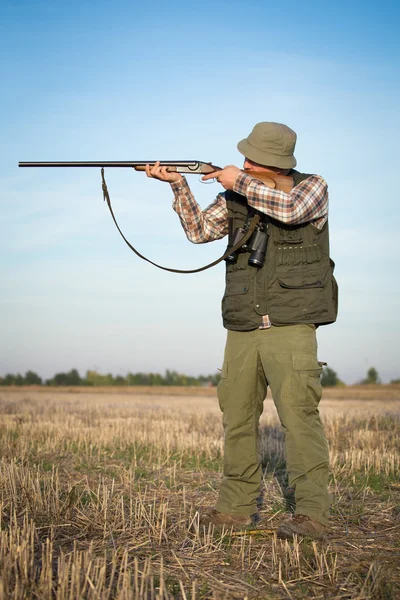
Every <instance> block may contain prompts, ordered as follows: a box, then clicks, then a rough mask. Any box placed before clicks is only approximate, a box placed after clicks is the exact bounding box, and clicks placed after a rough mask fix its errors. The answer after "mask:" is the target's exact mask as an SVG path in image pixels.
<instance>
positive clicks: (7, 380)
mask: <svg viewBox="0 0 400 600" xmlns="http://www.w3.org/2000/svg"><path fill="white" fill-rule="evenodd" d="M220 379H221V375H220V373H214V374H213V375H199V376H198V377H193V376H190V375H183V374H182V373H178V372H177V371H169V370H168V369H167V370H166V371H165V373H164V375H161V374H160V373H128V374H127V375H126V376H125V377H123V376H122V375H116V376H114V375H112V374H111V373H108V374H107V375H102V374H101V373H98V372H97V371H86V375H85V377H81V376H80V375H79V372H78V371H77V369H71V370H70V371H68V372H67V373H56V374H55V375H54V377H52V378H50V379H46V380H42V378H41V377H39V375H37V373H35V372H34V371H27V372H26V373H25V375H20V374H19V373H17V375H13V374H11V373H8V374H7V375H5V376H4V377H0V386H5V385H20V386H23V385H49V386H74V385H80V386H85V385H86V386H89V387H95V386H103V385H121V386H123V385H175V386H192V385H193V386H216V385H217V384H218V382H219V380H220ZM359 383H360V384H362V385H365V384H379V383H381V378H380V377H379V374H378V371H377V370H376V369H375V367H371V368H370V369H368V371H367V376H366V378H365V379H362V380H361V381H360V382H359ZM390 383H400V379H393V380H392V381H391V382H390ZM321 384H322V386H323V387H335V386H340V385H345V384H344V383H343V382H342V381H341V380H340V379H339V377H338V374H337V373H336V371H334V370H333V369H331V368H330V367H324V369H323V371H322V375H321Z"/></svg>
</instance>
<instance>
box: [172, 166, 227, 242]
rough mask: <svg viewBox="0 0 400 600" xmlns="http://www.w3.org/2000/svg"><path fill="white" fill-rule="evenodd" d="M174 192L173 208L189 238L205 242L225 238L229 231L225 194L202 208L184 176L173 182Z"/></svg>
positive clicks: (193, 240) (219, 195)
mask: <svg viewBox="0 0 400 600" xmlns="http://www.w3.org/2000/svg"><path fill="white" fill-rule="evenodd" d="M171 188H172V191H173V192H174V196H175V198H174V201H173V204H172V208H173V209H174V211H175V212H176V213H177V214H178V216H179V218H180V221H181V224H182V227H183V229H184V231H185V233H186V237H187V238H188V240H190V241H191V242H193V244H204V243H206V242H212V241H214V240H219V239H221V238H223V237H224V236H225V235H227V233H228V210H227V208H226V200H225V194H223V193H222V194H218V196H217V197H216V199H215V200H214V202H212V203H211V204H210V205H209V206H208V207H207V208H206V209H204V210H202V209H201V208H200V206H199V205H198V204H197V202H196V200H195V199H194V196H193V194H192V191H191V189H190V187H189V185H188V183H187V181H186V179H185V178H184V177H183V178H182V179H181V180H180V181H177V182H173V183H171Z"/></svg>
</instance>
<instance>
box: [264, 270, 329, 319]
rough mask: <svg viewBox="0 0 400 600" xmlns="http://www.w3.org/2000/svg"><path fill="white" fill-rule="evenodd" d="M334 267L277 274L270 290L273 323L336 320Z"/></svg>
mask: <svg viewBox="0 0 400 600" xmlns="http://www.w3.org/2000/svg"><path fill="white" fill-rule="evenodd" d="M331 273H332V271H331V268H330V267H327V266H326V265H324V267H323V268H318V269H316V268H315V267H314V269H310V268H303V269H302V270H301V271H300V272H299V271H290V270H288V271H286V270H285V271H283V272H280V273H279V272H277V274H276V275H277V278H276V284H275V285H274V286H273V287H271V288H270V293H269V304H268V310H269V311H270V318H271V321H272V323H274V324H280V323H314V324H315V323H323V322H329V321H331V320H332V304H333V303H332V284H331ZM333 320H334V319H333Z"/></svg>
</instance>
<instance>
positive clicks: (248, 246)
mask: <svg viewBox="0 0 400 600" xmlns="http://www.w3.org/2000/svg"><path fill="white" fill-rule="evenodd" d="M245 233H246V227H238V228H237V229H236V230H235V233H234V234H233V238H232V244H231V245H230V246H231V248H233V247H234V246H236V244H238V243H239V242H240V240H241V239H242V238H243V237H244V235H245ZM267 243H268V234H267V232H266V231H264V229H263V225H259V226H258V227H257V229H255V230H254V231H253V234H252V236H251V238H250V239H249V240H248V241H247V242H246V243H245V244H243V246H242V247H241V248H239V250H237V251H236V252H232V254H229V255H228V256H227V257H226V258H225V261H226V262H227V263H228V264H230V265H233V264H235V262H236V261H237V259H238V252H251V254H250V256H249V265H250V266H252V267H258V268H260V267H262V266H263V264H264V260H265V253H266V251H267Z"/></svg>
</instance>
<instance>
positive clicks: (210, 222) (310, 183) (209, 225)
mask: <svg viewBox="0 0 400 600" xmlns="http://www.w3.org/2000/svg"><path fill="white" fill-rule="evenodd" d="M171 187H172V190H173V192H174V195H175V198H174V202H173V205H172V207H173V209H174V210H175V212H176V213H177V214H178V215H179V218H180V220H181V223H182V227H183V229H184V230H185V233H186V236H187V238H188V239H189V240H190V241H191V242H193V243H194V244H204V243H206V242H212V241H213V240H219V239H221V238H223V237H224V236H226V235H227V234H228V209H227V206H226V200H225V192H223V193H221V194H218V196H217V197H216V199H215V200H214V202H212V203H211V204H210V205H209V206H208V207H207V208H206V209H204V210H202V209H201V208H200V206H199V205H198V204H197V202H196V200H195V199H194V197H193V194H192V192H191V190H190V188H189V186H188V184H187V181H186V179H185V178H183V179H182V180H181V181H178V182H176V183H171ZM233 191H234V192H237V193H238V194H240V195H242V196H245V197H246V198H247V202H248V204H249V206H252V207H253V208H255V209H257V210H259V211H260V212H262V213H265V214H267V215H269V216H270V217H273V218H274V219H277V220H278V221H281V222H282V223H286V224H288V225H296V224H300V223H308V222H310V221H312V223H313V225H315V227H317V228H318V229H322V227H323V226H324V225H325V223H326V220H327V218H328V186H327V184H326V183H325V181H324V180H323V178H322V177H320V176H319V175H312V176H311V177H308V178H307V179H304V180H303V181H302V182H301V183H299V185H296V187H294V188H293V189H292V190H291V191H290V193H289V194H286V193H285V192H281V191H279V190H274V189H271V188H269V187H267V186H266V185H264V184H263V183H262V182H260V181H259V180H257V179H254V178H253V177H251V175H248V174H246V173H240V174H239V175H238V176H237V178H236V180H235V183H234V185H233ZM268 327H271V322H270V320H269V317H268V315H264V316H263V317H262V322H261V324H260V329H267V328H268Z"/></svg>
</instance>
